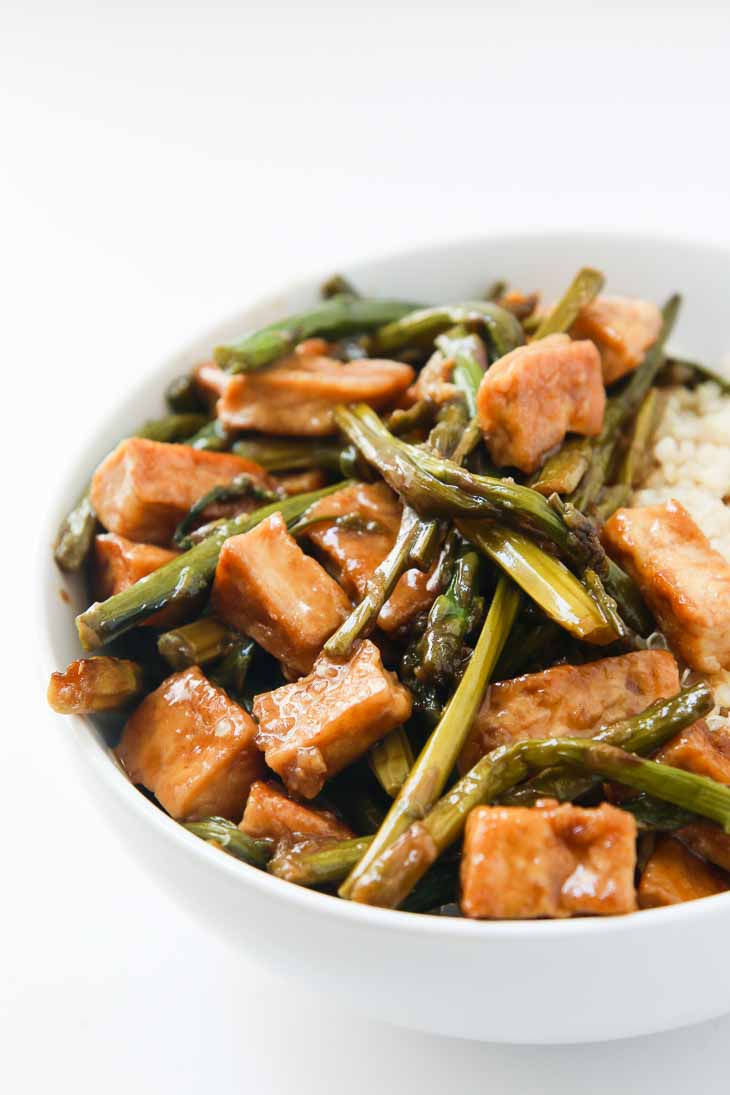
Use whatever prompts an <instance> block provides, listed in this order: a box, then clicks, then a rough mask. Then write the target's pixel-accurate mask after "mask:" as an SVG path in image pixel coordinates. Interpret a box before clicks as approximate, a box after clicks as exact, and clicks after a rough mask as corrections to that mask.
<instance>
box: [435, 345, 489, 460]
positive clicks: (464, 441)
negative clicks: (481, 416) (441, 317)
mask: <svg viewBox="0 0 730 1095" xmlns="http://www.w3.org/2000/svg"><path fill="white" fill-rule="evenodd" d="M436 345H437V346H438V348H439V350H440V351H441V353H442V354H443V355H444V357H448V358H452V359H453V361H454V369H453V372H452V375H451V380H452V383H453V384H454V385H455V386H456V387H457V388H458V389H459V391H460V392H461V393H462V395H463V396H464V401H465V403H466V409H467V411H468V413H469V423H468V425H467V426H466V428H465V429H464V432H463V434H462V436H461V439H460V441H459V444H458V445H457V446H456V448H455V450H454V453H453V455H452V460H453V461H454V463H455V464H462V463H463V462H464V460H466V458H467V456H468V455H469V453H470V452H472V450H473V449H474V448H475V447H476V446H477V445H478V444H479V442H480V441H481V437H482V431H481V428H480V426H479V421H478V419H477V392H478V391H479V385H480V384H481V382H482V377H483V376H484V372H485V370H486V367H487V355H486V351H485V349H484V343H483V342H482V340H481V339H480V338H479V337H478V335H475V334H470V333H469V332H468V331H467V330H466V329H465V328H464V327H454V328H453V330H451V331H447V332H446V334H443V335H440V336H439V337H438V338H437V339H436Z"/></svg>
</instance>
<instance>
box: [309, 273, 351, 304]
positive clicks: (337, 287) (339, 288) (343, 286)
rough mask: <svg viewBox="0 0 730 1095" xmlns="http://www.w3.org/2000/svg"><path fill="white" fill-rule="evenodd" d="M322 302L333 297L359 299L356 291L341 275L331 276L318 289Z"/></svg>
mask: <svg viewBox="0 0 730 1095" xmlns="http://www.w3.org/2000/svg"><path fill="white" fill-rule="evenodd" d="M319 292H320V296H321V297H322V299H323V300H332V298H333V297H339V296H348V297H359V296H360V294H359V293H358V291H357V289H356V288H355V287H354V285H352V284H351V283H350V282H349V281H348V280H347V278H346V277H343V275H342V274H332V276H331V277H329V278H327V280H326V281H324V282H323V283H322V285H321V286H320V289H319Z"/></svg>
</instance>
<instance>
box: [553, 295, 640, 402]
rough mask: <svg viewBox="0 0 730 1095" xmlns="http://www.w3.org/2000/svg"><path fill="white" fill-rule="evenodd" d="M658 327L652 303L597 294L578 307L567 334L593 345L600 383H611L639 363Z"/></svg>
mask: <svg viewBox="0 0 730 1095" xmlns="http://www.w3.org/2000/svg"><path fill="white" fill-rule="evenodd" d="M661 326H662V314H661V312H660V311H659V309H658V308H657V306H656V304H652V303H650V302H649V301H646V300H637V299H634V298H632V297H597V298H596V300H594V301H592V302H591V303H590V304H586V305H585V307H584V308H582V309H581V311H580V312H579V314H578V318H577V320H576V321H575V323H574V325H573V329H572V331H571V334H572V335H573V338H589V339H590V340H591V342H594V343H595V344H596V346H597V347H598V350H599V352H600V355H601V363H602V365H603V379H604V382H605V383H606V384H612V383H613V381H614V380H618V379H619V377H622V376H625V375H626V373H630V372H631V371H632V369H635V368H636V366H637V365H640V364H641V362H642V361H643V360H644V356H645V354H646V351H647V350H648V349H649V347H650V346H653V345H654V343H655V342H656V340H657V338H658V337H659V332H660V330H661Z"/></svg>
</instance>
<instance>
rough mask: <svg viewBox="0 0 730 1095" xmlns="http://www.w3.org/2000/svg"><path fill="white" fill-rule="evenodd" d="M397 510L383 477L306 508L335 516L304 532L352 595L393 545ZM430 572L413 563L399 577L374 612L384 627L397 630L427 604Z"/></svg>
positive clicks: (361, 590) (358, 596)
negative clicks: (343, 520) (348, 521)
mask: <svg viewBox="0 0 730 1095" xmlns="http://www.w3.org/2000/svg"><path fill="white" fill-rule="evenodd" d="M401 513H402V506H401V504H400V502H399V501H398V499H397V498H396V496H395V495H394V494H393V492H392V491H391V490H390V488H389V487H387V486H386V485H385V483H355V484H354V485H353V486H351V487H345V488H344V489H343V490H338V491H337V492H336V493H335V494H330V495H328V496H327V497H326V498H322V499H321V501H319V502H317V503H316V504H315V505H314V506H312V508H311V510H310V511H309V517H310V518H312V517H320V516H322V517H324V516H331V517H332V518H333V520H332V521H322V522H321V523H317V524H316V525H312V527H311V528H310V529H309V532H308V536H309V539H310V540H311V541H312V543H313V544H314V545H315V547H316V548H317V551H318V553H319V556H320V558H322V560H323V561H324V563H325V566H326V567H327V569H328V570H329V571H330V573H331V574H334V576H335V578H336V579H337V581H338V582H339V583H340V585H341V586H342V588H343V589H344V590H345V591H346V592H347V593H348V594H349V596H350V597H351V598H352V600H353V601H360V600H362V598H363V597H364V596H365V591H366V589H367V584H368V581H369V580H370V578H372V576H373V573H374V571H375V569H376V567H377V566H379V565H380V563H382V561H383V559H384V558H385V556H386V555H387V554H388V552H389V551H390V549H391V548H392V547H393V545H394V543H395V541H396V538H397V536H398V529H399V528H400V520H401ZM338 517H352V518H355V519H356V520H357V522H358V524H356V525H355V526H354V527H353V526H352V525H350V526H349V527H348V526H346V525H345V526H343V525H338V524H337V523H336V518H338ZM431 577H432V573H431V572H428V573H426V572H424V571H421V570H417V569H415V567H414V568H411V569H410V570H407V571H406V572H405V574H403V575H402V576H401V577H400V578H399V580H398V583H397V585H396V587H395V589H394V590H393V593H392V594H391V596H390V597H389V598H388V600H387V601H386V602H385V604H384V605H383V608H382V609H381V611H380V615H379V616H378V625H379V626H380V628H381V629H382V630H383V631H386V632H388V633H391V634H392V633H393V632H395V631H399V630H400V629H401V628H402V627H404V626H407V625H408V624H409V623H411V621H412V620H414V619H415V618H416V616H418V615H420V613H421V612H424V611H425V610H426V609H428V608H429V607H430V606H431V604H432V602H433V599H434V597H435V595H436V594H435V590H434V589H433V588H432V583H431Z"/></svg>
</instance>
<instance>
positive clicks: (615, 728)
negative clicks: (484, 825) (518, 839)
mask: <svg viewBox="0 0 730 1095" xmlns="http://www.w3.org/2000/svg"><path fill="white" fill-rule="evenodd" d="M713 702H714V701H713V698H712V692H711V691H710V688H709V687H708V685H707V684H706V683H705V682H704V681H700V682H699V683H698V684H695V685H692V686H691V687H689V688H684V689H682V691H681V692H679V693H678V694H677V695H676V696H672V697H671V698H669V699H660V700H657V701H656V702H655V703H653V704H651V706H650V707H647V709H646V710H645V711H642V712H641V714H639V715H635V716H634V717H633V718H631V719H624V720H622V721H621V722H617V723H614V724H613V725H612V726H609V727H608V728H607V729H605V730H599V731H598V732H597V733H596V734H595V735H594V738H595V740H596V741H606V742H608V744H609V745H617V746H619V747H620V748H621V749H626V750H628V751H629V752H630V753H639V754H640V755H642V756H645V755H646V754H648V753H653V752H654V751H655V750H657V749H659V748H660V747H661V746H662V745H663V744H664V743H665V742H666V741H668V740H669V738H672V737H674V735H675V734H678V733H679V732H680V731H681V730H684V729H685V728H686V727H687V726H691V725H692V723H694V722H696V721H697V720H698V719H701V718H702V717H703V715H706V714H708V712H709V711H711V710H712V706H713ZM600 783H601V781H600V780H599V779H597V778H596V777H595V776H590V775H585V774H582V773H578V772H574V771H572V770H571V769H565V768H548V769H546V770H545V771H544V772H540V773H539V775H537V776H534V777H533V778H532V779H530V780H528V781H527V782H526V783H523V784H522V785H521V786H519V787H516V788H515V789H514V790H513V791H510V792H509V793H508V794H507V795H504V796H503V797H502V800H501V801H502V802H504V803H506V804H508V805H514V806H520V805H528V804H532V803H533V802H535V801H536V800H537V799H539V798H558V799H560V800H561V801H566V800H572V799H576V798H582V797H583V796H584V795H587V794H589V793H591V792H592V791H595V790H597V789H598V788H599V787H600Z"/></svg>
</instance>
